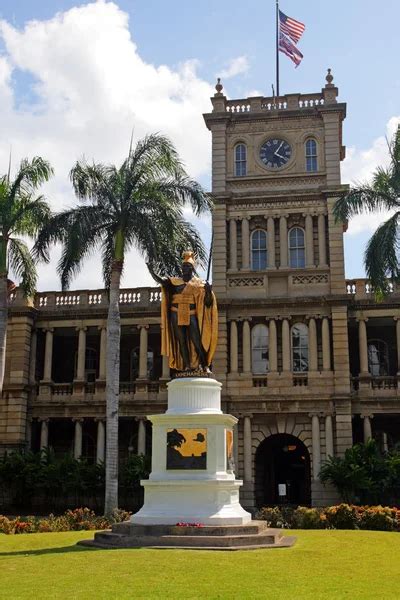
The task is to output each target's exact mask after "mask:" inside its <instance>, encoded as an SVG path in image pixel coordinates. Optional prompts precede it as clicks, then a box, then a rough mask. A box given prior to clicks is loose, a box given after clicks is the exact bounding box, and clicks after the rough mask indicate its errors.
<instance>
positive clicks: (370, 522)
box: [257, 504, 400, 532]
mask: <svg viewBox="0 0 400 600" xmlns="http://www.w3.org/2000/svg"><path fill="white" fill-rule="evenodd" d="M257 518H258V519H262V520H265V521H267V522H268V525H269V526H270V527H284V528H286V529H369V530H374V531H399V532H400V509H399V508H395V507H388V506H356V505H353V504H338V505H336V506H328V507H326V508H307V507H305V506H299V507H298V508H296V509H294V508H290V507H279V506H275V507H271V508H270V507H264V508H262V509H261V510H260V511H259V512H258V514H257Z"/></svg>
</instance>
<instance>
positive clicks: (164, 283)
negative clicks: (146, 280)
mask: <svg viewBox="0 0 400 600" xmlns="http://www.w3.org/2000/svg"><path fill="white" fill-rule="evenodd" d="M146 266H147V268H148V270H149V273H150V275H151V276H152V278H153V279H154V281H156V282H157V283H159V284H160V285H162V286H164V287H167V286H168V285H169V279H166V278H163V277H160V276H159V275H157V273H156V272H155V271H154V269H153V267H152V265H151V264H150V263H146Z"/></svg>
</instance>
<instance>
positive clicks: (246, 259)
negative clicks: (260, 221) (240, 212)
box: [242, 217, 250, 271]
mask: <svg viewBox="0 0 400 600" xmlns="http://www.w3.org/2000/svg"><path fill="white" fill-rule="evenodd" d="M242 269H243V270H244V271H248V270H249V269H250V225H249V219H246V218H245V217H244V218H243V219H242Z"/></svg>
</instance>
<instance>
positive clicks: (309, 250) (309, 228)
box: [306, 214, 314, 267]
mask: <svg viewBox="0 0 400 600" xmlns="http://www.w3.org/2000/svg"><path fill="white" fill-rule="evenodd" d="M313 237H314V236H313V218H312V215H309V214H306V266H307V267H313V266H314V240H313Z"/></svg>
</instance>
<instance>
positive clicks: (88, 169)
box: [35, 135, 211, 515]
mask: <svg viewBox="0 0 400 600" xmlns="http://www.w3.org/2000/svg"><path fill="white" fill-rule="evenodd" d="M71 180H72V184H73V187H74V190H75V194H76V195H77V197H78V198H79V200H81V201H82V202H83V204H82V205H80V206H78V207H76V208H72V209H70V210H66V211H63V212H61V213H60V214H58V215H55V216H54V217H53V218H52V219H51V221H50V223H48V224H47V225H46V227H45V228H44V229H43V231H42V232H41V233H40V235H39V237H38V240H37V243H36V247H35V251H36V255H37V256H38V257H40V258H42V259H44V260H47V261H48V260H49V248H50V245H51V244H53V243H55V242H61V244H62V255H61V258H60V261H59V264H58V272H59V274H60V277H61V284H62V287H63V289H66V288H67V287H68V286H69V284H70V281H71V278H72V277H73V275H75V274H76V273H77V272H78V271H79V269H80V268H81V265H82V262H83V260H84V259H85V258H87V257H88V256H89V254H90V253H93V252H96V251H97V252H100V254H101V258H102V265H103V279H104V283H105V286H106V288H107V289H108V290H109V309H108V319H107V356H106V363H107V367H106V405H107V408H106V410H107V416H106V421H107V443H106V448H107V450H106V494H105V514H107V515H108V514H110V513H111V512H112V511H113V510H114V509H115V508H117V506H118V396H119V359H120V336H121V330H120V315H119V292H120V281H121V275H122V272H123V269H124V261H125V256H126V253H127V251H128V250H129V249H130V248H133V247H134V248H136V249H138V250H139V252H140V253H141V254H142V256H143V257H144V258H145V260H146V262H147V264H148V267H149V270H150V272H151V273H154V272H157V273H158V274H159V275H165V274H167V273H170V274H178V273H179V271H180V263H181V255H182V251H183V250H184V249H186V248H188V247H189V248H190V247H191V248H192V249H193V250H194V252H195V253H196V254H197V256H198V258H199V261H200V262H201V263H204V261H205V249H204V246H203V243H202V242H201V239H200V237H199V235H198V233H197V231H196V229H195V228H194V227H193V226H192V225H191V224H190V223H188V222H187V221H186V220H185V219H184V216H183V209H184V207H185V205H186V203H187V202H188V203H189V204H190V206H191V207H192V209H193V210H194V212H195V213H196V214H197V215H200V214H201V213H203V212H204V211H208V210H209V209H210V208H211V200H210V197H209V196H208V195H207V194H206V193H205V192H204V190H203V189H202V188H201V186H200V185H199V184H197V183H196V182H194V181H192V180H191V179H189V178H188V176H187V174H186V172H185V170H184V168H183V166H182V164H181V162H180V160H179V157H178V154H177V152H176V150H175V148H174V146H173V145H172V143H171V142H170V141H169V140H168V139H167V138H165V137H163V136H161V135H150V136H147V137H145V138H144V139H143V140H141V141H139V142H138V143H137V145H136V147H135V148H132V145H131V148H130V151H129V155H128V158H127V159H126V160H125V161H124V162H123V163H122V165H121V167H119V168H117V167H115V166H113V165H102V164H88V163H87V162H86V161H85V160H81V161H78V162H77V163H76V165H75V166H74V167H73V169H72V171H71Z"/></svg>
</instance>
